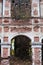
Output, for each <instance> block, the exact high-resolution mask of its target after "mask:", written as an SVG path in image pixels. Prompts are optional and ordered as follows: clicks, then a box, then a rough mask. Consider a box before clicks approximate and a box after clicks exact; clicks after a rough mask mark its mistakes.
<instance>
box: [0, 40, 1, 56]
mask: <svg viewBox="0 0 43 65" xmlns="http://www.w3.org/2000/svg"><path fill="white" fill-rule="evenodd" d="M0 57H1V39H0Z"/></svg>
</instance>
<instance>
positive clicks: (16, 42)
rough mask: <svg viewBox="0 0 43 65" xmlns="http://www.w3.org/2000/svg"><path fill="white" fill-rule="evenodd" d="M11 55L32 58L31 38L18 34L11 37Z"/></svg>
mask: <svg viewBox="0 0 43 65" xmlns="http://www.w3.org/2000/svg"><path fill="white" fill-rule="evenodd" d="M11 55H13V56H16V57H19V58H21V59H29V60H32V49H31V39H30V38H28V37H27V36H25V35H18V36H15V37H14V38H12V39H11Z"/></svg>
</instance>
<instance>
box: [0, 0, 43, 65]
mask: <svg viewBox="0 0 43 65" xmlns="http://www.w3.org/2000/svg"><path fill="white" fill-rule="evenodd" d="M18 1H20V0H0V55H1V57H2V58H7V57H9V56H11V54H10V52H11V47H14V45H12V43H14V41H13V42H12V39H14V38H15V37H17V36H25V37H28V38H29V39H30V40H31V48H32V65H41V64H42V55H43V54H42V46H43V45H42V43H43V0H30V2H28V0H27V2H28V3H27V2H22V4H21V5H20V6H19V4H20V2H21V1H20V2H18ZM23 1H24V0H23ZM15 3H16V4H15ZM29 3H30V5H29ZM24 4H25V6H26V8H25V6H24ZM12 6H13V7H12ZM23 6H24V7H23ZM19 8H21V11H19ZM29 8H30V9H29ZM22 9H23V10H22ZM24 11H25V12H24ZM22 12H23V13H22ZM21 13H22V14H21ZM14 40H15V39H14ZM12 49H14V48H12Z"/></svg>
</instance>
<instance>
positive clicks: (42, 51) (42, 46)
mask: <svg viewBox="0 0 43 65" xmlns="http://www.w3.org/2000/svg"><path fill="white" fill-rule="evenodd" d="M42 65H43V39H42Z"/></svg>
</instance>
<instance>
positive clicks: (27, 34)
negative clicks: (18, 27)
mask: <svg viewBox="0 0 43 65" xmlns="http://www.w3.org/2000/svg"><path fill="white" fill-rule="evenodd" d="M18 35H24V36H26V37H28V38H29V39H31V43H32V42H33V40H34V39H33V35H32V33H13V34H10V35H9V43H11V39H12V38H14V37H16V36H18Z"/></svg>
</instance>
